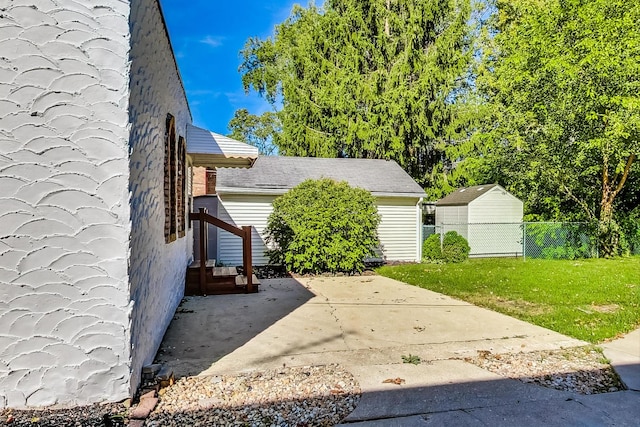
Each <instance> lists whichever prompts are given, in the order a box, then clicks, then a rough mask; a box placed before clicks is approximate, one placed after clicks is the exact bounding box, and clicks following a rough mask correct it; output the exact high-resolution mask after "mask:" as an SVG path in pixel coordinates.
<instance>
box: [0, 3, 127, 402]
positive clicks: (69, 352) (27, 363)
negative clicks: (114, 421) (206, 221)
mask: <svg viewBox="0 0 640 427" xmlns="http://www.w3.org/2000/svg"><path fill="white" fill-rule="evenodd" d="M1 9H2V11H1V14H0V408H3V407H24V406H45V405H54V404H85V403H90V402H96V401H101V400H106V399H109V400H117V399H121V398H125V397H127V396H129V373H130V369H131V366H130V358H131V354H130V337H129V316H130V312H131V307H130V305H129V293H128V282H129V281H128V271H127V260H128V254H129V244H128V240H129V233H130V232H131V223H130V220H131V218H130V216H129V204H128V184H129V172H128V171H129V162H128V157H127V152H128V143H129V134H128V128H127V126H128V122H129V117H128V115H127V107H128V102H129V93H128V89H127V88H128V83H129V80H128V75H129V67H128V50H129V48H128V46H129V10H128V3H127V2H122V1H103V2H86V1H80V0H78V1H73V0H56V1H53V0H42V1H10V2H3V5H2V8H1Z"/></svg>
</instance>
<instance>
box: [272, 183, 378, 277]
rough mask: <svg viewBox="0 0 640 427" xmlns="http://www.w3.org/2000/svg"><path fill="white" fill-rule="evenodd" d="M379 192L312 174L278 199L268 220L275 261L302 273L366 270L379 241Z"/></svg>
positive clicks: (273, 259) (290, 269)
mask: <svg viewBox="0 0 640 427" xmlns="http://www.w3.org/2000/svg"><path fill="white" fill-rule="evenodd" d="M374 200H375V199H374V197H373V196H372V195H371V193H369V192H368V191H366V190H362V189H359V188H352V187H350V186H349V185H348V184H347V183H346V182H335V181H333V180H331V179H319V180H307V181H304V182H303V183H301V184H300V185H298V186H297V187H295V188H292V189H291V190H289V191H288V192H287V193H286V194H284V195H283V196H281V197H278V198H277V199H276V200H274V202H273V212H272V213H271V215H269V218H268V221H267V228H266V234H267V242H268V243H269V245H271V246H272V247H273V248H272V249H270V250H268V251H267V252H266V254H267V256H268V257H269V260H270V262H271V263H275V264H283V265H285V266H286V268H287V269H288V270H289V271H293V272H296V273H320V272H331V273H336V272H345V273H356V272H361V271H362V270H364V259H365V258H366V257H368V256H371V255H373V248H375V247H376V246H377V245H378V243H379V242H378V237H377V229H378V224H379V222H380V217H379V215H378V211H377V209H376V207H375V204H374Z"/></svg>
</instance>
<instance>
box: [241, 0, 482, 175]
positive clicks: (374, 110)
mask: <svg viewBox="0 0 640 427" xmlns="http://www.w3.org/2000/svg"><path fill="white" fill-rule="evenodd" d="M469 10H470V6H469V2H468V0H431V1H425V0H326V1H325V2H324V4H323V7H322V8H321V9H320V8H317V7H316V6H313V5H310V6H309V7H307V8H303V7H300V6H294V9H293V11H292V14H291V16H290V17H289V18H288V19H287V20H286V21H285V22H284V23H282V24H280V25H279V26H278V27H277V29H276V32H275V35H274V36H273V38H268V39H266V40H260V39H257V38H251V39H249V40H248V41H247V43H246V46H245V48H244V50H243V51H242V55H243V58H244V60H243V63H242V65H241V67H240V71H241V73H242V78H243V83H244V86H245V89H247V90H249V89H250V88H253V89H255V90H257V91H258V92H259V93H261V94H262V95H263V96H264V97H265V98H266V99H267V100H268V101H269V102H270V103H272V104H273V105H274V106H276V107H278V108H279V113H278V115H279V118H280V121H281V124H282V133H281V134H280V136H279V138H278V141H277V145H278V148H279V151H280V153H281V154H284V155H295V156H316V157H338V156H347V157H354V158H383V159H394V160H396V161H397V162H398V163H399V164H400V165H401V166H402V167H404V169H405V170H406V171H407V172H408V173H409V174H410V175H412V176H413V177H414V178H415V179H416V180H417V181H418V182H421V183H427V182H429V181H430V179H431V174H432V172H433V171H434V166H435V165H437V164H438V163H439V162H440V161H441V160H442V156H443V155H444V152H443V151H442V150H441V149H440V148H439V147H441V146H442V144H446V143H448V142H449V141H450V140H451V139H453V138H456V137H457V136H456V127H455V120H454V116H453V114H454V110H453V107H452V102H453V99H454V98H455V93H456V89H459V88H460V86H461V85H462V84H463V83H464V78H463V76H464V73H465V71H466V70H467V66H468V62H469V57H470V53H469V51H468V49H467V42H468V38H467V36H468V25H467V20H468V18H469ZM454 160H455V159H454Z"/></svg>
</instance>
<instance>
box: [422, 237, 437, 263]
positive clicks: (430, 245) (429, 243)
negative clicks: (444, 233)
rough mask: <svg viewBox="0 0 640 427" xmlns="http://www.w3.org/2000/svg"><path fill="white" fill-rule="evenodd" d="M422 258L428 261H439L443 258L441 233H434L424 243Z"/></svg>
mask: <svg viewBox="0 0 640 427" xmlns="http://www.w3.org/2000/svg"><path fill="white" fill-rule="evenodd" d="M422 258H423V259H425V260H427V261H437V260H441V259H442V249H441V248H440V234H438V233H436V234H432V235H431V236H429V237H427V240H425V241H424V242H423V243H422Z"/></svg>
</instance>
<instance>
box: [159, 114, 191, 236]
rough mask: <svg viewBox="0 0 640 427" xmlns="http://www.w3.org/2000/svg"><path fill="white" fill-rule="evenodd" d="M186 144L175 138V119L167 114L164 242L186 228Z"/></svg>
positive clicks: (183, 233) (178, 234) (183, 231)
mask: <svg viewBox="0 0 640 427" xmlns="http://www.w3.org/2000/svg"><path fill="white" fill-rule="evenodd" d="M186 163H187V144H186V141H185V139H184V138H183V137H179V138H177V139H176V119H175V117H173V116H172V115H171V114H167V122H166V132H165V142H164V239H165V242H166V243H170V242H173V241H174V240H176V239H177V238H180V237H184V235H185V229H186V222H187V221H186V202H187V201H186V198H185V195H186V194H187V192H186V191H187V180H186V177H185V173H186V167H187V164H186Z"/></svg>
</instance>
